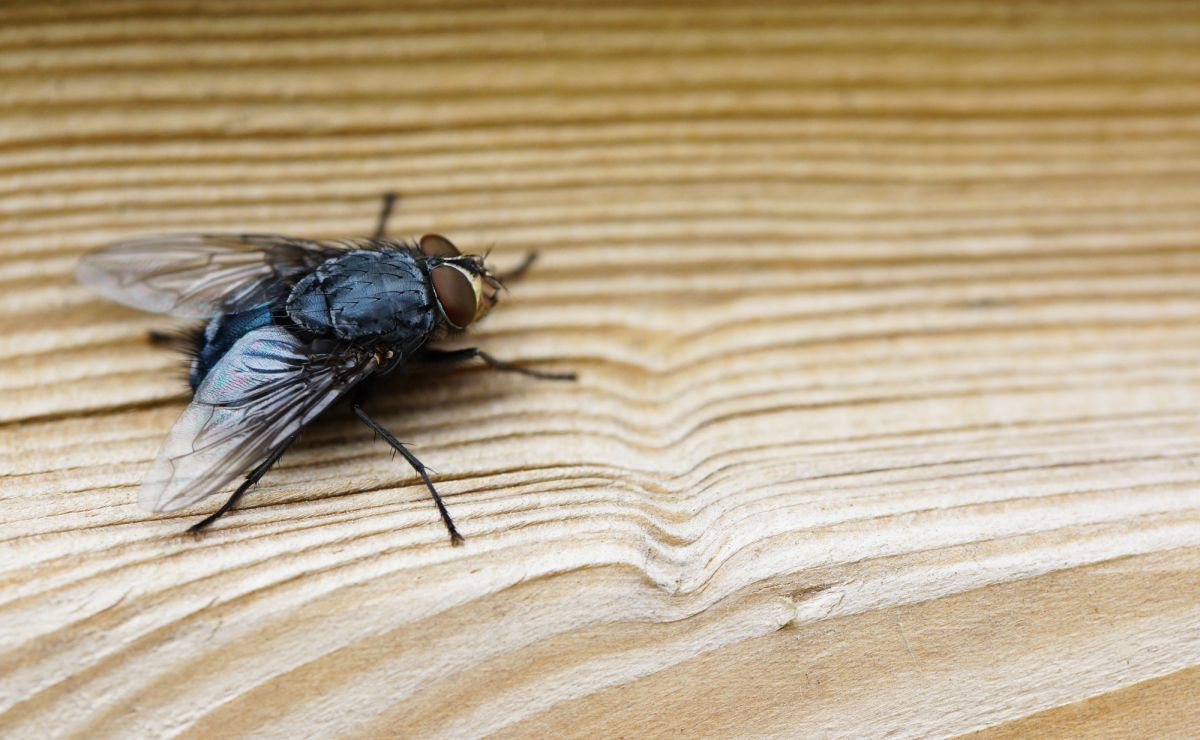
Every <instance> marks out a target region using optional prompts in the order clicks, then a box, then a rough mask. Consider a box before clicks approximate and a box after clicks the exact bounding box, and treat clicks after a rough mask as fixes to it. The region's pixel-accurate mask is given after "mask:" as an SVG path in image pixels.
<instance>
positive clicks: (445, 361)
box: [413, 347, 576, 380]
mask: <svg viewBox="0 0 1200 740" xmlns="http://www.w3.org/2000/svg"><path fill="white" fill-rule="evenodd" d="M476 357H478V358H479V359H481V360H483V361H484V362H485V363H487V365H488V367H490V368H492V369H493V370H503V371H504V372H507V373H520V374H521V375H528V376H529V377H531V378H538V379H539V380H575V379H576V376H575V373H550V372H546V371H545V370H534V369H532V368H528V367H521V366H520V365H514V364H513V363H511V362H505V361H504V360H500V359H497V358H495V357H492V356H491V355H489V354H488V353H487V352H484V351H483V350H481V349H479V348H478V347H468V348H466V349H452V350H442V349H424V350H422V351H421V354H419V355H417V356H416V357H414V358H413V362H419V363H421V364H425V365H449V364H454V363H458V362H466V361H467V360H473V359H475V358H476Z"/></svg>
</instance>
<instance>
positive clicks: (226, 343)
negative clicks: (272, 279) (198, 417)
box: [188, 305, 271, 391]
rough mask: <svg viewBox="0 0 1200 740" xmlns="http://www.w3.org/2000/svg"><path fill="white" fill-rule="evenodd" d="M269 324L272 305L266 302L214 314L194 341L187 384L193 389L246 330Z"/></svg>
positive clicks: (198, 385)
mask: <svg viewBox="0 0 1200 740" xmlns="http://www.w3.org/2000/svg"><path fill="white" fill-rule="evenodd" d="M270 323H271V307H270V306H269V305H264V306H259V307H257V308H252V309H250V310H248V311H239V312H237V313H227V314H221V315H219V316H214V317H213V318H212V319H211V320H209V322H208V324H207V325H206V326H205V327H204V332H203V333H202V334H200V336H199V337H198V339H197V341H196V356H195V357H193V358H192V367H191V369H190V370H189V372H188V383H190V384H191V386H192V390H193V391H195V390H196V389H197V388H199V387H200V383H202V382H203V381H204V378H205V376H207V375H208V371H209V370H211V369H212V367H213V365H216V364H217V363H218V362H219V361H220V360H221V358H222V357H224V356H225V353H226V352H228V351H229V348H230V347H232V346H233V345H234V344H235V343H237V340H239V339H241V338H242V337H243V336H245V334H246V333H247V332H251V331H254V330H255V329H258V328H260V327H263V326H266V325H267V324H270Z"/></svg>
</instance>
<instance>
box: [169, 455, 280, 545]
mask: <svg viewBox="0 0 1200 740" xmlns="http://www.w3.org/2000/svg"><path fill="white" fill-rule="evenodd" d="M299 436H300V432H296V433H295V434H293V435H292V436H290V437H288V438H287V439H285V440H283V441H282V442H280V443H279V446H278V447H276V448H275V449H273V450H271V454H270V455H269V456H268V457H267V459H266V460H263V461H262V462H261V463H259V465H258V467H257V468H255V469H254V470H251V471H250V474H249V475H247V476H246V480H244V481H242V485H240V486H238V487H237V490H236V491H234V492H233V495H232V496H230V497H229V500H228V501H226V502H225V503H224V504H223V505H222V506H221V508H219V509H217V510H216V511H214V512H213V513H211V514H209V515H208V516H206V517H204V518H203V519H201V520H200V521H198V522H196V523H195V524H193V525H192V526H190V527H188V532H191V533H192V534H198V533H199V532H200V531H201V530H203V529H204V528H205V527H207V526H208V525H210V524H212V523H213V522H215V521H217V520H218V519H220V518H221V516H222V515H224V514H225V513H226V512H227V511H229V510H230V509H232V508H233V506H234V504H236V503H237V502H238V499H240V498H241V497H242V496H243V495H244V494H245V493H246V491H248V490H250V487H251V486H253V485H254V484H255V483H258V481H259V479H260V478H262V477H263V476H264V475H266V474H267V471H268V470H270V469H271V466H272V465H274V464H275V463H277V462H279V458H281V457H283V453H284V451H285V450H287V448H288V447H290V446H291V444H292V442H295V441H296V437H299Z"/></svg>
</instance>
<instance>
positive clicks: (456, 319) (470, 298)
mask: <svg viewBox="0 0 1200 740" xmlns="http://www.w3.org/2000/svg"><path fill="white" fill-rule="evenodd" d="M447 244H449V242H447ZM451 247H453V245H451ZM421 249H422V250H424V249H425V242H424V240H421ZM430 277H431V278H432V280H433V292H434V294H435V295H436V296H437V302H438V304H440V305H441V307H442V313H444V314H446V318H447V319H449V321H450V323H451V324H453V325H454V327H455V328H456V329H462V328H465V327H466V326H467V325H468V324H470V323H471V322H472V321H474V320H475V314H476V309H477V308H478V307H479V296H478V294H477V293H476V284H477V283H478V278H476V279H474V280H472V276H469V275H468V274H467V273H466V271H464V270H463V269H462V268H460V267H458V266H457V265H438V266H437V267H435V268H433V271H432V272H431V273H430Z"/></svg>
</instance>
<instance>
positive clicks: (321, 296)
mask: <svg viewBox="0 0 1200 740" xmlns="http://www.w3.org/2000/svg"><path fill="white" fill-rule="evenodd" d="M434 300H435V298H434V295H433V292H432V290H431V288H430V283H429V278H428V275H427V273H426V272H425V267H424V264H423V263H422V261H421V258H420V257H419V256H418V255H417V253H416V252H415V250H412V249H409V248H406V247H401V248H397V249H387V250H379V251H372V250H365V249H358V250H353V251H348V252H345V253H344V254H340V255H338V256H336V257H333V258H331V259H328V260H326V261H325V262H323V263H321V264H320V265H319V266H317V268H316V269H314V270H313V271H312V272H310V273H308V274H307V275H305V276H304V277H302V278H300V280H299V281H298V282H296V283H295V285H294V286H292V287H291V288H290V290H287V291H286V292H284V293H283V295H282V297H281V298H279V299H278V300H276V301H274V302H272V303H268V304H265V305H262V306H257V307H255V308H251V309H247V310H245V311H241V312H238V313H230V314H221V315H218V316H215V317H213V318H212V319H211V320H209V322H208V324H207V325H206V326H205V328H204V332H203V334H201V335H200V336H199V337H198V338H197V342H196V355H195V359H194V360H193V361H192V367H191V371H190V373H189V374H188V381H189V382H190V383H191V386H192V390H193V391H194V390H195V389H196V388H198V387H199V385H200V383H201V382H203V380H204V378H205V376H206V375H208V372H209V371H210V370H211V369H212V367H213V366H214V365H216V363H217V362H218V361H220V359H221V357H222V356H224V355H225V353H226V352H228V351H229V349H230V347H232V346H233V345H234V344H235V343H237V341H238V340H239V339H241V338H242V337H243V336H244V335H245V334H246V333H247V332H250V331H253V330H254V329H258V328H260V327H263V326H266V325H268V324H271V323H281V322H282V323H283V324H285V325H289V328H290V329H292V330H293V331H299V332H301V333H306V334H309V335H312V336H313V337H314V338H325V339H334V340H340V341H344V342H348V343H352V344H358V345H362V346H372V345H385V346H387V348H388V349H390V350H392V351H393V352H394V353H395V356H396V357H408V356H410V355H411V354H412V353H413V352H415V351H416V350H418V349H419V348H420V347H421V345H423V344H424V343H425V341H426V340H427V339H429V337H430V336H431V335H432V334H433V332H434V329H435V327H436V320H435V315H436V309H435V308H434Z"/></svg>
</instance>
